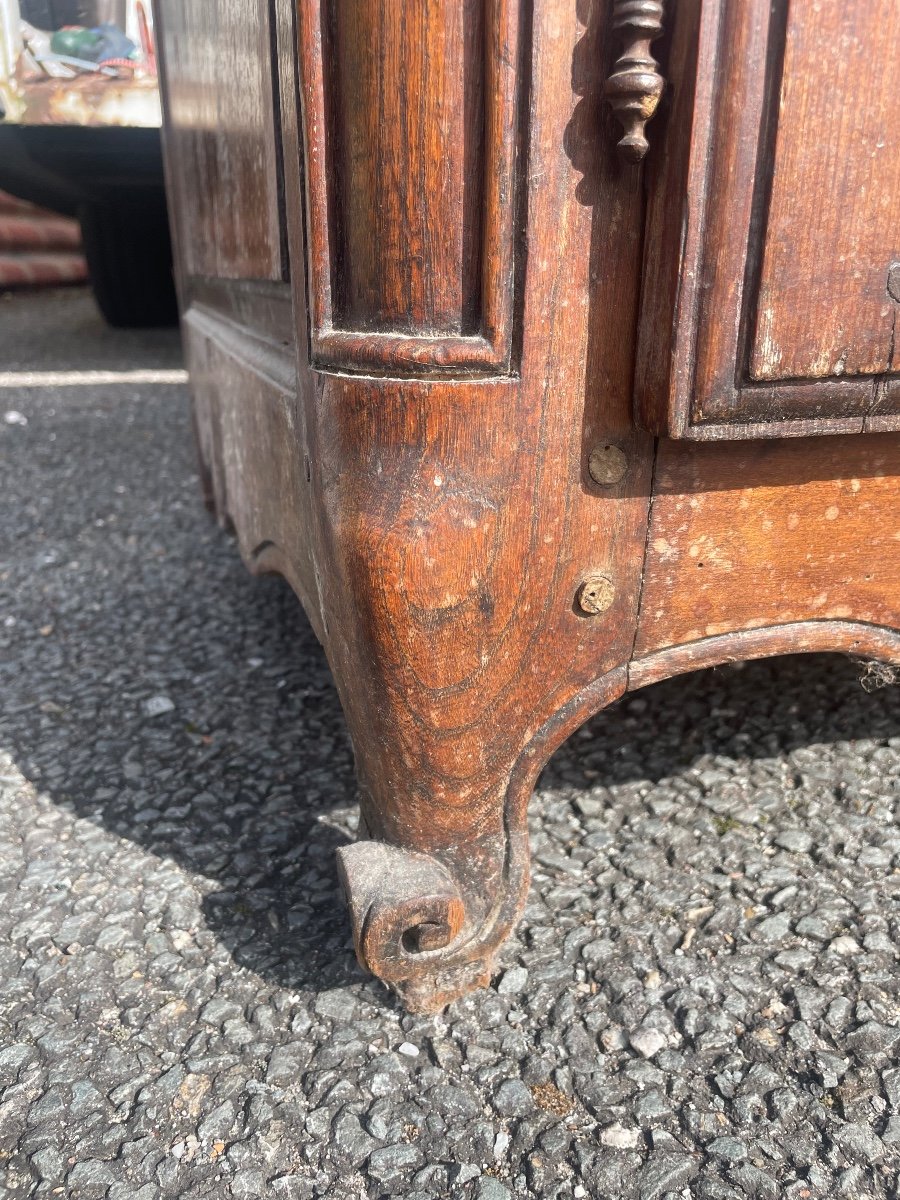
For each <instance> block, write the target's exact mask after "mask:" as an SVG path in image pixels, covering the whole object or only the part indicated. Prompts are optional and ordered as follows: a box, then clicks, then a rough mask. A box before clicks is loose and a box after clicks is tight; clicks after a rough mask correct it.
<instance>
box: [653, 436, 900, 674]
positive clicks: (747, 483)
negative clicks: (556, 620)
mask: <svg viewBox="0 0 900 1200" xmlns="http://www.w3.org/2000/svg"><path fill="white" fill-rule="evenodd" d="M898 595H900V438H898V437H897V436H896V435H893V434H882V435H877V436H876V435H868V436H865V437H834V438H821V439H816V440H808V439H798V440H796V441H793V440H792V441H789V442H785V443H774V444H773V443H770V442H765V441H758V442H741V443H739V444H738V445H731V446H726V445H714V446H706V445H693V446H680V445H677V444H675V443H673V442H663V443H662V444H661V446H660V451H659V455H658V459H657V466H656V476H655V484H654V496H653V509H652V517H651V521H650V533H649V538H648V549H647V562H646V566H645V572H644V589H643V599H642V604H641V619H640V626H639V629H638V636H637V641H636V644H635V655H636V656H637V657H638V658H640V657H642V656H643V655H645V654H648V653H652V652H654V651H657V650H661V649H664V648H666V647H669V646H676V645H678V644H680V643H694V642H697V641H700V640H701V639H704V638H709V637H716V636H719V635H721V634H725V633H730V632H740V631H744V630H750V629H757V628H761V627H768V626H771V627H778V626H784V625H794V624H796V623H797V622H801V621H805V620H806V621H808V620H814V621H847V620H853V621H857V622H862V623H864V624H866V625H869V626H873V627H875V626H884V627H886V626H891V625H893V624H896V622H897V614H898Z"/></svg>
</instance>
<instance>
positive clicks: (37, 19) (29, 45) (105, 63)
mask: <svg viewBox="0 0 900 1200" xmlns="http://www.w3.org/2000/svg"><path fill="white" fill-rule="evenodd" d="M160 125H161V113H160V98H159V86H158V81H157V74H156V54H155V48H154V41H153V16H152V12H151V10H150V5H149V2H148V0H90V2H86V0H0V188H3V189H5V190H6V191H7V192H9V193H10V194H12V195H13V196H15V197H18V198H19V199H22V200H25V201H29V202H31V203H33V204H36V205H40V206H42V207H44V208H47V209H51V210H52V211H53V212H55V213H58V214H61V215H63V216H66V217H70V218H75V219H76V220H77V221H78V223H79V224H80V226H81V236H82V239H83V246H84V257H85V260H86V263H87V273H88V276H89V278H90V282H91V286H92V287H93V290H94V295H95V297H96V299H97V303H98V305H99V307H100V310H101V312H102V313H103V315H104V317H105V318H106V320H107V321H108V322H109V323H110V324H111V325H115V326H120V327H133V326H147V325H169V324H173V323H174V322H175V321H176V320H177V308H176V300H175V285H174V280H173V274H172V249H171V242H170V239H169V223H168V214H167V211H166V199H165V188H164V183H163V167H162V150H161V144H160ZM57 233H58V234H59V236H63V235H62V234H61V232H60V229H59V228H57ZM62 249H63V247H61V246H55V247H54V250H62ZM69 249H71V244H70V246H69ZM0 253H4V252H3V251H0ZM0 282H2V278H0Z"/></svg>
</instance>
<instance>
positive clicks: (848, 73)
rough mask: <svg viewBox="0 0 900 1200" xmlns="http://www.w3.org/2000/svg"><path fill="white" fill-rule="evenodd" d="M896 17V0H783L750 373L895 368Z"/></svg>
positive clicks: (899, 224) (898, 235)
mask: <svg viewBox="0 0 900 1200" xmlns="http://www.w3.org/2000/svg"><path fill="white" fill-rule="evenodd" d="M898 18H900V7H898V5H897V0H867V2H866V3H865V4H847V3H837V2H833V3H828V4H821V3H812V2H807V3H800V4H797V3H793V4H791V5H790V7H789V9H788V18H787V31H786V44H785V49H784V56H783V58H784V61H783V67H782V74H781V89H780V97H779V106H778V111H779V117H778V132H777V135H776V142H775V148H774V154H773V161H772V165H771V172H772V184H771V188H772V192H771V199H770V202H769V211H768V217H767V221H766V233H765V247H764V250H763V261H762V276H761V279H760V286H759V297H758V301H757V318H756V330H755V337H754V340H753V346H752V352H751V359H750V373H751V375H752V377H753V378H754V379H795V378H810V379H819V378H826V377H828V376H851V375H878V374H880V373H882V372H887V371H896V370H898V368H900V346H897V345H895V324H896V319H897V313H898V303H897V300H896V299H894V297H892V296H891V294H890V293H889V291H888V272H889V270H890V268H891V266H892V264H894V263H897V262H898V261H900V37H898V36H897V22H898ZM898 290H900V289H898Z"/></svg>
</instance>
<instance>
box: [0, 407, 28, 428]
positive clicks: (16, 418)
mask: <svg viewBox="0 0 900 1200" xmlns="http://www.w3.org/2000/svg"><path fill="white" fill-rule="evenodd" d="M3 420H4V421H5V422H6V424H7V425H27V424H28V418H27V417H26V416H25V414H24V413H20V412H19V411H18V410H17V409H15V408H8V409H7V410H6V412H5V413H4V414H3Z"/></svg>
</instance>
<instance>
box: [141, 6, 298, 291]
mask: <svg viewBox="0 0 900 1200" xmlns="http://www.w3.org/2000/svg"><path fill="white" fill-rule="evenodd" d="M157 11H158V14H159V18H160V20H159V26H158V34H157V36H158V40H159V42H160V49H161V55H160V57H161V60H162V62H163V68H164V71H165V102H166V106H167V114H166V116H167V120H166V126H167V138H168V141H169V160H170V164H171V163H172V162H177V164H178V167H177V169H175V170H172V171H171V172H170V184H169V186H170V203H171V207H172V209H173V218H174V222H175V223H176V225H177V228H178V229H179V231H180V230H183V231H184V232H183V234H182V236H181V237H180V239H179V253H180V257H181V259H182V263H183V269H184V271H185V272H186V273H187V274H189V275H193V276H204V275H208V276H217V277H219V278H222V279H273V280H274V279H282V278H284V276H285V271H286V261H285V258H284V256H283V254H282V226H281V220H280V214H279V192H280V179H279V175H280V169H279V157H280V156H279V150H278V139H279V136H280V131H279V128H278V122H277V120H276V116H277V107H276V105H275V103H274V91H273V77H272V65H271V55H270V44H271V37H272V30H271V25H270V13H269V0H219V2H218V3H216V4H208V3H206V2H205V0H184V2H183V3H179V4H169V3H165V4H158V5H157Z"/></svg>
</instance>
